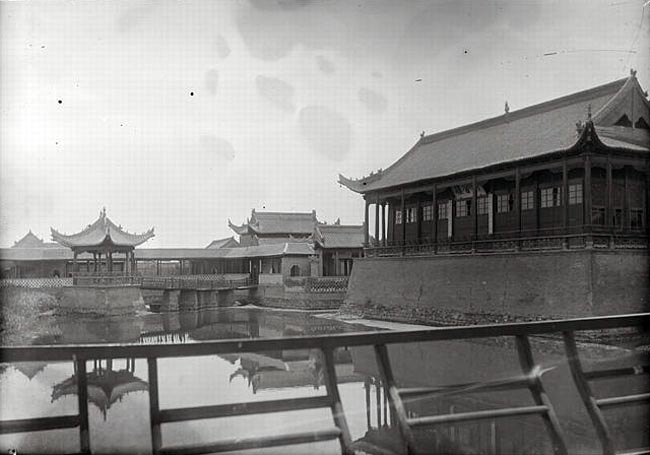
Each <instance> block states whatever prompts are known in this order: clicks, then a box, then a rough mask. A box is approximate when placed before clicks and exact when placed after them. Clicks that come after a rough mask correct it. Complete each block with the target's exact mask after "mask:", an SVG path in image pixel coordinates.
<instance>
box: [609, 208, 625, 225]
mask: <svg viewBox="0 0 650 455" xmlns="http://www.w3.org/2000/svg"><path fill="white" fill-rule="evenodd" d="M612 224H613V225H614V227H615V228H621V227H623V209H622V208H617V209H616V208H615V209H614V213H613V215H612Z"/></svg>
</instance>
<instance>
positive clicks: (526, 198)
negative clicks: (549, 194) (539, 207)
mask: <svg viewBox="0 0 650 455" xmlns="http://www.w3.org/2000/svg"><path fill="white" fill-rule="evenodd" d="M534 208H535V192H534V191H522V192H521V210H533V209H534Z"/></svg>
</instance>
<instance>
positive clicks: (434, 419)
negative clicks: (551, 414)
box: [407, 405, 548, 427]
mask: <svg viewBox="0 0 650 455" xmlns="http://www.w3.org/2000/svg"><path fill="white" fill-rule="evenodd" d="M547 411H548V408H547V407H546V406H541V405H540V406H522V407H519V408H503V409H490V410H487V411H472V412H459V413H458V414H445V415H439V416H426V417H417V418H414V419H408V420H407V422H408V423H409V425H412V426H416V427H417V426H423V425H438V424H441V423H451V422H464V421H467V420H483V419H494V418H497V417H512V416H518V415H526V414H542V413H545V412H547Z"/></svg>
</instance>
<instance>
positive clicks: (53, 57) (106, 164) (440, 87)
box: [0, 0, 650, 247]
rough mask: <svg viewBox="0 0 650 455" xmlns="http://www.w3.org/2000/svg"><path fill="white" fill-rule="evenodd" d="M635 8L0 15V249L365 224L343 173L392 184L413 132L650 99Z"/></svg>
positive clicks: (297, 8) (425, 5)
mask: <svg viewBox="0 0 650 455" xmlns="http://www.w3.org/2000/svg"><path fill="white" fill-rule="evenodd" d="M643 3H644V1H643V0H631V1H625V0H607V1H596V0H585V1H540V2H528V1H519V0H511V1H500V2H496V1H478V0H477V1H473V2H471V1H466V2H463V1H453V2H442V1H438V2H435V1H408V2H406V1H398V0H393V1H382V0H372V1H371V0H366V1H354V2H353V1H349V0H341V1H336V0H334V1H325V0H322V1H309V0H276V1H273V0H268V1H263V0H256V1H253V0H248V1H246V0H237V1H207V0H206V1H188V0H183V1H174V2H172V1H170V2H147V3H144V2H136V1H128V2H127V1H122V2H118V1H106V2H100V1H87V2H60V1H52V2H43V3H39V2H4V3H0V152H1V158H0V159H1V161H0V165H1V168H0V173H1V184H0V191H1V192H0V246H10V245H11V244H13V242H14V241H15V240H17V239H19V238H20V237H22V236H23V235H24V234H25V233H26V232H27V231H28V230H29V229H32V231H33V232H34V233H35V234H36V235H38V236H39V237H43V238H45V239H48V240H49V237H50V235H49V228H50V226H52V227H54V228H56V229H58V230H61V231H64V232H67V233H72V232H76V231H78V230H80V229H82V228H83V227H84V226H85V225H87V224H88V223H90V222H92V221H94V220H95V219H96V218H97V216H98V214H99V211H100V210H101V208H102V207H103V206H106V208H107V212H108V216H109V217H110V218H111V219H113V221H115V222H117V223H121V224H122V225H123V226H124V227H126V228H127V229H129V230H131V231H135V232H141V231H144V230H146V229H148V228H150V227H152V226H154V227H155V230H156V237H155V238H154V239H153V240H151V241H149V242H148V243H147V244H146V245H145V246H149V247H171V246H185V247H204V246H206V245H207V244H208V243H209V242H210V241H211V240H213V239H216V238H220V237H226V236H230V235H233V233H232V231H230V230H229V229H228V226H227V220H228V218H230V219H232V220H233V222H236V223H240V222H242V221H244V220H245V218H246V217H247V216H248V215H249V214H250V210H251V209H252V208H256V209H258V210H271V211H311V210H312V209H316V210H317V212H318V216H319V218H320V219H321V220H323V221H328V222H333V221H334V220H336V218H338V217H340V218H341V221H342V222H343V223H347V224H352V223H360V222H361V221H362V218H363V202H362V199H361V197H360V196H359V195H356V194H355V193H352V192H350V191H349V190H347V189H345V188H342V187H340V186H339V185H338V184H337V175H338V173H339V172H340V173H343V174H344V175H346V176H350V177H355V178H356V177H361V176H363V175H366V174H368V173H369V172H370V171H371V170H376V169H378V168H386V167H387V166H388V165H390V164H391V163H392V162H394V161H395V160H396V159H398V158H399V157H400V156H401V155H403V154H404V153H405V152H406V151H407V150H408V149H409V148H410V147H411V146H412V145H413V144H414V143H415V141H416V140H417V139H418V137H419V133H420V132H421V131H423V130H424V131H426V132H427V134H429V133H433V132H436V131H441V130H444V129H448V128H451V127H455V126H459V125H462V124H465V123H469V122H472V121H476V120H481V119H483V118H487V117H492V116H496V115H500V114H502V113H503V106H504V102H505V101H506V100H507V101H508V104H509V105H510V108H511V110H516V109H518V108H522V107H525V106H527V105H530V104H534V103H537V102H541V101H545V100H548V99H551V98H554V97H558V96H562V95H565V94H569V93H572V92H575V91H579V90H583V89H587V88H590V87H593V86H596V85H600V84H604V83H607V82H610V81H613V80H616V79H620V78H623V77H626V76H628V75H629V71H630V68H635V69H637V70H638V78H639V80H640V82H641V84H642V85H643V87H644V88H645V89H650V84H649V82H650V68H649V66H650V49H649V43H650V40H649V30H650V27H649V24H650V17H649V14H648V11H649V10H650V6H648V5H646V6H645V9H644V6H643ZM576 120H579V119H576ZM477 152H480V151H477Z"/></svg>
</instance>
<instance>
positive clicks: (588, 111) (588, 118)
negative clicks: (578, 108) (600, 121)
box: [587, 103, 591, 122]
mask: <svg viewBox="0 0 650 455" xmlns="http://www.w3.org/2000/svg"><path fill="white" fill-rule="evenodd" d="M587 121H588V122H591V103H589V104H588V105H587Z"/></svg>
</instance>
